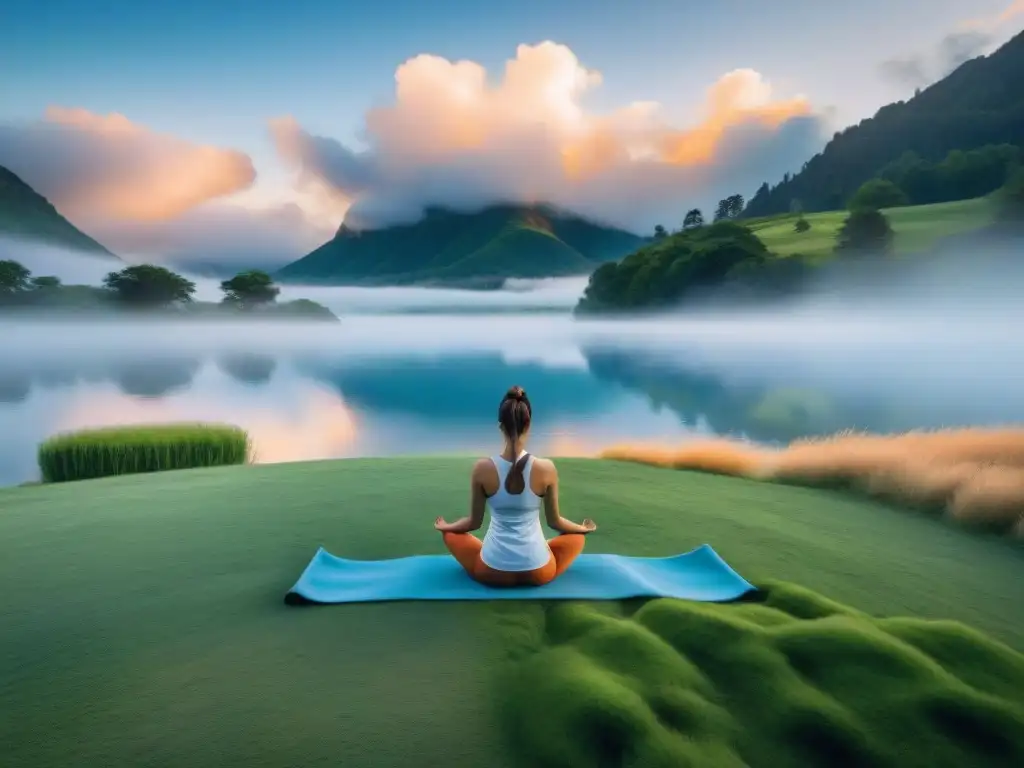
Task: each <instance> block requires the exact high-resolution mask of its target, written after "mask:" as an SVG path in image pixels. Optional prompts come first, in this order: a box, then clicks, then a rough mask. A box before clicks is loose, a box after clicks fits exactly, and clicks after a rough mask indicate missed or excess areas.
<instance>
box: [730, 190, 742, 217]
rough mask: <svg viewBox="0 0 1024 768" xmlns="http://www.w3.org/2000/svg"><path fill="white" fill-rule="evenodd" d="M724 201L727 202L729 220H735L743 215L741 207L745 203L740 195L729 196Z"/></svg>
mask: <svg viewBox="0 0 1024 768" xmlns="http://www.w3.org/2000/svg"><path fill="white" fill-rule="evenodd" d="M726 201H727V202H728V205H729V218H730V219H735V218H737V217H738V216H739V215H740V214H741V213H743V206H745V205H746V201H745V200H744V199H743V195H740V194H736V195H729V197H727V198H726Z"/></svg>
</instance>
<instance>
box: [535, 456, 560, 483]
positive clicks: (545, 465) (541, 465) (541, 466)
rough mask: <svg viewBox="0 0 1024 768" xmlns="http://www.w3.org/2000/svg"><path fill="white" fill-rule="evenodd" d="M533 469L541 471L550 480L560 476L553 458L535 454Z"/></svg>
mask: <svg viewBox="0 0 1024 768" xmlns="http://www.w3.org/2000/svg"><path fill="white" fill-rule="evenodd" d="M533 471H534V472H537V473H540V474H541V475H542V476H543V477H544V478H545V479H547V480H549V481H550V480H554V479H555V478H557V477H558V470H557V469H555V462H553V461H552V460H551V459H542V458H539V457H537V456H535V457H534V459H533Z"/></svg>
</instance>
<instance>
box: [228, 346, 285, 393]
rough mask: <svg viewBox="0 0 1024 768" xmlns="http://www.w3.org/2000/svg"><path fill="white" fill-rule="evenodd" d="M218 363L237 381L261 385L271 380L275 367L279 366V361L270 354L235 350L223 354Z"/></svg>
mask: <svg viewBox="0 0 1024 768" xmlns="http://www.w3.org/2000/svg"><path fill="white" fill-rule="evenodd" d="M217 365H218V366H220V369H221V370H222V371H224V373H226V374H227V375H228V376H230V377H231V378H233V379H234V380H235V381H238V382H241V383H242V384H252V385H254V386H259V385H261V384H266V383H267V382H269V381H270V378H271V377H272V376H273V375H274V369H275V368H277V361H276V360H275V359H274V358H273V357H272V356H270V355H260V354H257V353H255V352H235V353H231V354H226V355H221V356H220V357H219V358H218V360H217Z"/></svg>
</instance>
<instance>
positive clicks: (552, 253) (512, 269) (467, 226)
mask: <svg viewBox="0 0 1024 768" xmlns="http://www.w3.org/2000/svg"><path fill="white" fill-rule="evenodd" d="M645 242H646V240H645V239H644V238H642V237H640V236H639V235H635V234H632V233H631V232H626V231H624V230H621V229H616V228H613V227H608V226H604V225H600V224H596V223H594V222H592V221H588V220H586V219H584V218H581V217H580V216H577V215H575V214H572V213H568V212H564V211H558V210H556V209H555V208H553V207H552V206H548V205H535V206H523V205H493V206H490V207H487V208H484V209H483V210H480V211H476V212H474V213H464V212H458V211H452V210H448V209H445V208H437V207H434V208H429V209H427V211H426V214H425V215H424V217H423V218H422V219H421V220H420V221H418V222H416V223H414V224H402V225H398V226H391V227H383V228H381V229H372V230H364V231H359V232H356V231H353V230H351V229H349V228H347V227H346V226H345V225H342V226H341V228H340V229H339V230H338V233H337V234H336V235H335V236H334V238H333V239H332V240H330V241H329V242H327V243H324V244H323V245H322V246H320V247H319V248H317V249H316V250H315V251H313V252H312V253H310V254H308V255H307V256H304V257H303V258H301V259H299V260H298V261H295V262H292V263H291V264H289V265H287V266H286V267H284V268H282V269H281V270H279V271H278V272H277V274H276V278H277V279H278V280H279V281H281V282H305V283H321V284H325V283H326V284H336V285H345V284H367V285H369V284H377V285H380V284H408V283H444V284H460V283H461V284H469V283H472V282H474V281H486V280H495V279H504V278H507V277H521V278H538V277H556V276H563V275H584V274H588V273H590V272H593V271H594V269H596V268H597V267H598V266H600V265H601V264H602V263H604V262H606V261H613V260H616V259H620V258H622V257H623V256H625V255H627V254H629V253H632V252H633V251H635V250H636V249H637V248H639V247H640V246H641V245H643V244H644V243H645Z"/></svg>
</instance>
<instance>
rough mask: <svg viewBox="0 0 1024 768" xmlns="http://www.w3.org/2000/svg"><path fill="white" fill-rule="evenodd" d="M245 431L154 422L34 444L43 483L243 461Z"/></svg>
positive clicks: (246, 445) (245, 458) (247, 451)
mask: <svg viewBox="0 0 1024 768" xmlns="http://www.w3.org/2000/svg"><path fill="white" fill-rule="evenodd" d="M250 455H251V444H250V441H249V436H248V434H247V433H246V432H245V431H244V430H242V429H240V428H238V427H234V426H230V425H222V424H153V425H139V426H128V427H111V428H104V429H90V430H83V431H80V432H71V433H66V434H61V435H55V436H54V437H51V438H49V439H48V440H46V441H44V442H43V443H42V444H40V446H39V454H38V459H39V470H40V472H41V474H42V479H43V482H47V483H60V482H68V481H71V480H89V479H92V478H98V477H109V476H112V475H128V474H137V473H142V472H162V471H166V470H172V469H193V468H196V467H219V466H225V465H230V464H244V463H246V461H248V460H249V458H250Z"/></svg>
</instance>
